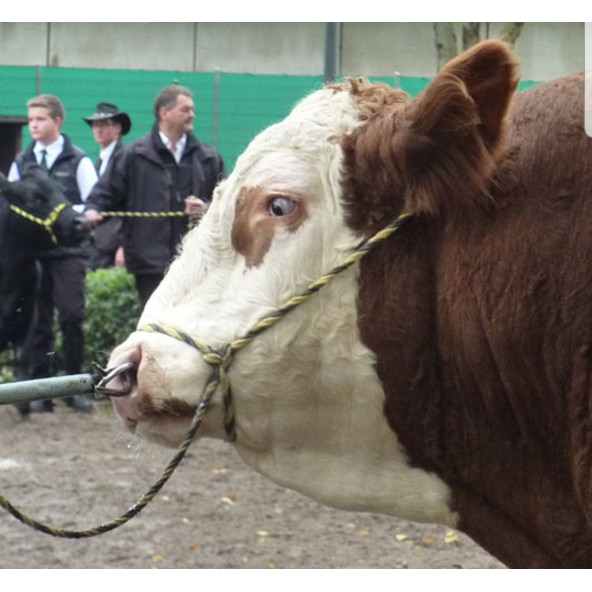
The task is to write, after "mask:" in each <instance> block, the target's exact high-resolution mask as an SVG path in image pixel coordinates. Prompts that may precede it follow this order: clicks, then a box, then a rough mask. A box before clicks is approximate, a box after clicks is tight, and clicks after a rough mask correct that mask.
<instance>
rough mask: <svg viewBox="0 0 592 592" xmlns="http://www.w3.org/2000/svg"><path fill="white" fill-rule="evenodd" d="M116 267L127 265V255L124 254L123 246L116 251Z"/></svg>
mask: <svg viewBox="0 0 592 592" xmlns="http://www.w3.org/2000/svg"><path fill="white" fill-rule="evenodd" d="M115 267H125V255H124V254H123V247H119V248H118V249H117V251H115Z"/></svg>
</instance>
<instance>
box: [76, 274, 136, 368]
mask: <svg viewBox="0 0 592 592" xmlns="http://www.w3.org/2000/svg"><path fill="white" fill-rule="evenodd" d="M141 312H142V309H141V306H140V301H139V299H138V293H137V291H136V286H135V280H134V276H133V275H131V274H129V273H128V272H127V271H126V270H125V269H118V268H110V269H97V270H95V271H89V272H88V274H87V276H86V320H85V321H84V339H85V345H84V360H85V370H86V371H89V372H90V371H92V367H91V362H96V363H98V364H100V365H101V366H105V365H106V364H107V361H108V359H109V353H110V352H111V350H112V349H113V348H114V347H115V346H116V345H117V344H118V343H120V342H121V341H123V340H124V339H125V338H126V337H127V336H128V335H129V334H130V333H131V332H132V331H133V330H134V329H135V328H136V324H137V322H138V319H139V318H140V313H141Z"/></svg>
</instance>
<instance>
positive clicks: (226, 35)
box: [0, 23, 584, 81]
mask: <svg viewBox="0 0 592 592" xmlns="http://www.w3.org/2000/svg"><path fill="white" fill-rule="evenodd" d="M502 25H503V23H483V24H482V27H481V29H482V36H486V35H487V33H489V36H495V35H497V34H498V33H499V31H500V30H501V27H502ZM457 26H458V29H459V33H458V37H459V39H460V37H461V35H460V24H458V25H457ZM324 38H325V25H324V23H0V65H21V66H22V65H37V64H41V65H44V66H61V67H74V68H116V69H139V70H173V71H174V70H179V71H213V70H214V69H215V68H220V69H221V70H222V71H225V72H236V73H252V74H292V75H320V74H322V73H323V67H324ZM515 49H516V52H517V54H518V56H519V57H520V59H521V61H522V64H523V69H522V77H523V79H525V80H540V81H542V80H549V79H552V78H556V77H558V76H561V75H564V74H569V73H572V72H576V71H579V70H583V69H584V23H527V24H526V25H525V26H524V28H523V30H522V34H521V36H520V38H519V39H518V42H517V44H516V48H515ZM395 71H398V72H400V73H401V74H402V75H404V76H421V77H424V76H433V75H434V74H435V72H436V51H435V46H434V32H433V25H432V23H344V24H343V30H342V74H343V75H365V76H392V75H394V72H395Z"/></svg>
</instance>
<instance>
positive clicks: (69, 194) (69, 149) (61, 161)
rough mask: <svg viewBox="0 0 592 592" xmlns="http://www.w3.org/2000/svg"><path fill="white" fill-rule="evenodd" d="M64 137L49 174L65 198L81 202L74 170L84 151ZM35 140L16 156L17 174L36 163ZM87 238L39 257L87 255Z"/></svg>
mask: <svg viewBox="0 0 592 592" xmlns="http://www.w3.org/2000/svg"><path fill="white" fill-rule="evenodd" d="M62 136H63V138H64V147H63V148H62V151H61V152H60V154H59V156H58V157H57V158H56V160H55V162H54V163H53V164H52V166H51V168H50V169H49V172H48V174H49V176H50V177H51V178H52V179H55V180H56V181H57V182H58V183H59V184H60V185H61V186H62V188H63V190H64V194H65V196H66V199H67V200H68V201H69V202H70V203H71V204H72V205H76V204H82V203H83V202H82V198H81V196H80V191H79V190H78V183H77V182H76V170H77V169H78V164H79V163H80V161H81V160H82V159H83V158H84V157H85V156H87V155H86V153H85V152H84V151H83V150H81V149H80V148H78V146H74V144H72V142H71V141H70V138H68V136H67V135H66V134H62ZM34 147H35V142H33V143H31V144H30V146H29V147H28V148H27V149H26V150H24V151H23V152H21V153H20V154H18V155H17V156H16V158H15V159H14V160H15V163H16V165H17V167H18V169H19V174H20V173H21V172H22V171H23V167H24V166H25V165H27V164H37V159H36V158H35V152H34V151H33V148H34ZM88 246H89V242H88V240H84V241H82V243H80V245H77V246H72V247H64V246H63V245H59V246H57V247H55V248H53V249H49V250H47V251H44V252H43V253H42V254H41V255H40V258H46V257H47V258H55V257H70V256H77V257H80V256H82V257H87V256H88Z"/></svg>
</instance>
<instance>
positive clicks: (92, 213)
mask: <svg viewBox="0 0 592 592" xmlns="http://www.w3.org/2000/svg"><path fill="white" fill-rule="evenodd" d="M84 215H85V216H86V219H87V220H88V221H89V222H90V225H91V226H96V225H97V224H99V223H100V222H102V221H103V216H101V214H99V212H97V210H84Z"/></svg>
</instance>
